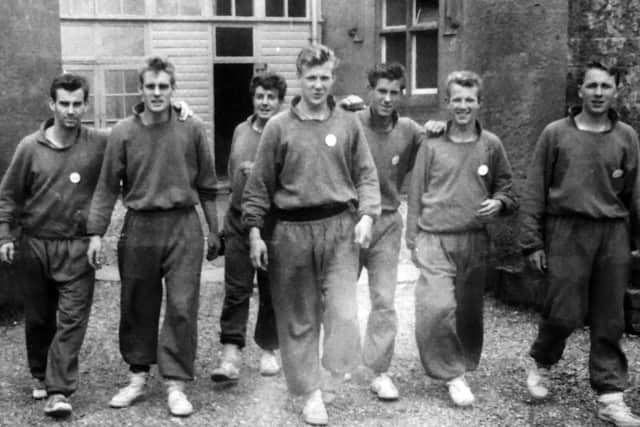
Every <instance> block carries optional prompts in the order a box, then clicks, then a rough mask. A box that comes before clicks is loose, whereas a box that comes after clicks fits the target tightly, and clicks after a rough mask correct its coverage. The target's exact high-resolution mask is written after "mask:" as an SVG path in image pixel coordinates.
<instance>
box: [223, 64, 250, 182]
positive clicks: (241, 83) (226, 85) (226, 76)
mask: <svg viewBox="0 0 640 427" xmlns="http://www.w3.org/2000/svg"><path fill="white" fill-rule="evenodd" d="M252 76H253V64H213V99H214V107H213V109H214V113H213V120H214V126H215V142H214V147H215V157H216V173H217V174H218V177H226V176H227V162H228V161H229V152H230V149H231V138H232V137H233V130H234V129H235V127H236V126H237V125H238V124H239V123H240V122H242V121H244V120H246V118H247V117H249V115H251V113H252V112H253V104H252V102H251V98H250V97H249V83H250V81H251V77H252Z"/></svg>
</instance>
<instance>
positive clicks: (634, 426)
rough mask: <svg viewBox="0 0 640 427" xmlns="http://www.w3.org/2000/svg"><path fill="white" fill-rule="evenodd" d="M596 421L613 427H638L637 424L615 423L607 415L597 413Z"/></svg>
mask: <svg viewBox="0 0 640 427" xmlns="http://www.w3.org/2000/svg"><path fill="white" fill-rule="evenodd" d="M598 419H600V420H602V421H605V422H608V423H611V424H613V425H615V426H616V427H638V425H640V424H638V423H617V422H616V421H615V420H614V419H613V418H611V417H610V416H608V415H600V413H598Z"/></svg>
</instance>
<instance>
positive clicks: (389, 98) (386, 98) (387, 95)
mask: <svg viewBox="0 0 640 427" xmlns="http://www.w3.org/2000/svg"><path fill="white" fill-rule="evenodd" d="M384 101H385V102H391V94H390V93H387V94H386V95H385V96H384Z"/></svg>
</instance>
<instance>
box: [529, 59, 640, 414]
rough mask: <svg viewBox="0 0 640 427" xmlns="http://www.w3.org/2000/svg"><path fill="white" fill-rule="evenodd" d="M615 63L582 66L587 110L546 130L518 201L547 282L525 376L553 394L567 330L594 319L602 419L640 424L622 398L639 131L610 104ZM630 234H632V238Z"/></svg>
mask: <svg viewBox="0 0 640 427" xmlns="http://www.w3.org/2000/svg"><path fill="white" fill-rule="evenodd" d="M618 84H619V73H618V71H617V70H615V69H611V68H608V67H605V66H604V65H602V64H600V63H597V62H592V63H589V64H587V65H586V67H585V68H584V70H583V78H582V83H581V84H580V87H579V93H578V94H579V96H580V98H581V99H582V106H578V107H575V108H573V109H572V110H571V111H570V113H571V114H570V116H569V117H567V118H564V119H561V120H557V121H555V122H553V123H551V124H549V125H548V126H547V127H546V128H545V129H544V130H543V132H542V134H541V135H540V138H539V140H538V143H537V145H536V148H535V151H534V154H533V160H532V162H531V166H530V169H529V173H528V175H527V186H526V187H525V192H524V195H523V201H522V211H523V213H522V221H523V223H522V229H523V232H522V240H521V244H522V249H523V252H524V254H525V255H527V256H528V259H529V261H530V262H531V264H532V265H533V266H534V268H536V269H538V270H540V271H541V272H543V273H546V275H547V277H548V279H549V287H548V290H547V296H546V299H545V305H544V308H543V311H542V319H541V321H540V325H539V329H538V336H537V338H536V340H535V342H534V343H533V345H532V347H531V351H530V355H531V357H532V358H533V359H534V361H535V364H534V365H533V366H532V367H531V369H530V371H529V375H528V378H527V387H528V390H529V392H530V394H531V395H532V396H533V397H534V398H536V399H544V398H546V397H547V396H548V395H549V392H550V391H549V388H550V383H549V375H550V371H549V370H550V368H551V367H552V366H553V365H555V364H556V363H557V362H558V361H559V360H560V358H561V357H562V352H563V350H564V347H565V343H566V340H567V338H568V337H569V335H570V334H571V333H572V332H573V330H574V329H576V328H578V327H580V326H581V325H582V324H583V322H584V320H585V318H587V319H588V321H589V325H590V335H591V349H590V354H589V374H590V377H591V386H592V388H593V389H594V390H595V391H596V393H598V402H599V409H598V416H599V417H600V418H602V419H603V420H606V421H609V422H612V423H614V424H616V425H618V426H640V418H639V417H637V416H636V415H634V414H632V413H631V410H630V409H629V407H628V406H627V405H626V404H625V403H624V400H623V391H624V390H625V388H627V386H628V378H627V359H626V357H625V355H624V353H623V351H622V349H621V347H620V339H621V337H622V333H623V331H624V308H623V301H624V292H625V290H626V288H627V285H628V283H629V273H630V262H631V255H630V252H631V248H630V246H629V243H630V240H631V239H630V237H633V239H634V241H635V243H636V247H639V246H638V243H640V239H639V237H640V236H639V235H638V227H637V226H638V224H640V173H638V136H637V134H636V132H635V131H634V130H633V129H632V128H631V127H630V126H628V125H626V124H624V123H622V122H620V121H619V120H618V115H617V113H616V112H615V110H613V108H612V105H613V102H614V100H615V97H616V94H617V90H618ZM631 231H633V234H632V235H630V234H631Z"/></svg>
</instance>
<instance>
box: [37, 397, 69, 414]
mask: <svg viewBox="0 0 640 427" xmlns="http://www.w3.org/2000/svg"><path fill="white" fill-rule="evenodd" d="M44 414H45V415H47V416H50V417H55V418H63V417H68V416H69V415H71V403H69V400H67V398H66V397H65V396H64V395H63V394H59V393H54V394H52V395H51V396H49V398H48V399H47V403H45V405H44Z"/></svg>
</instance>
